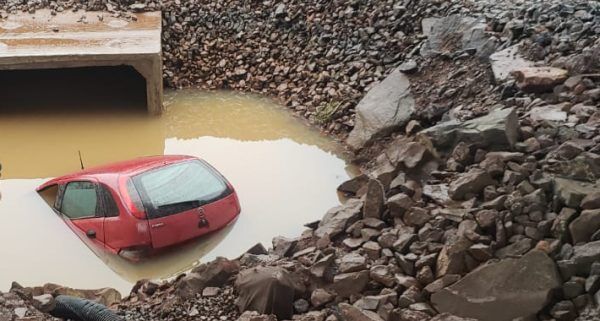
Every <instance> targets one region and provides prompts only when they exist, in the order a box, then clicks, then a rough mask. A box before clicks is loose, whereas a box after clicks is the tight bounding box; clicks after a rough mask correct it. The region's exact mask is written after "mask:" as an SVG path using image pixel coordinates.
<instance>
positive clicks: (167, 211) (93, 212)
mask: <svg viewBox="0 0 600 321" xmlns="http://www.w3.org/2000/svg"><path fill="white" fill-rule="evenodd" d="M37 191H38V192H39V193H40V195H41V196H42V197H43V198H44V199H45V200H46V202H48V203H49V204H50V205H51V206H52V208H53V209H54V211H55V212H56V213H57V214H59V215H61V216H62V217H63V218H64V221H65V222H66V223H67V224H68V225H69V226H70V227H71V229H72V230H73V231H74V232H76V233H77V234H78V235H80V237H83V238H88V239H89V240H91V241H92V242H93V243H95V244H97V245H99V246H101V247H103V248H106V249H107V250H109V251H111V252H113V253H117V254H119V255H121V256H123V257H125V258H127V259H130V260H134V261H135V260H139V259H140V258H143V257H145V256H148V255H150V254H153V253H156V252H157V251H158V250H160V249H164V248H166V247H169V246H172V245H176V244H179V243H183V242H185V241H188V240H191V239H193V238H197V237H199V236H202V235H205V234H208V233H210V232H213V231H216V230H218V229H221V228H223V227H225V226H226V225H227V224H229V223H230V222H232V221H233V220H234V219H235V218H236V217H237V216H238V215H239V214H240V204H239V201H238V197H237V195H236V192H235V190H234V188H233V186H231V184H230V183H229V182H228V181H227V180H226V179H225V178H224V177H223V175H221V174H220V173H219V172H218V171H217V170H216V169H214V168H213V167H212V166H210V165H209V164H208V163H207V162H205V161H203V160H201V159H198V158H196V157H191V156H153V157H144V158H138V159H133V160H129V161H124V162H119V163H114V164H110V165H105V166H101V167H96V168H91V169H87V170H83V171H80V172H77V173H73V174H70V175H66V176H62V177H58V178H55V179H52V180H50V181H48V182H46V183H44V184H43V185H41V186H39V187H38V188H37Z"/></svg>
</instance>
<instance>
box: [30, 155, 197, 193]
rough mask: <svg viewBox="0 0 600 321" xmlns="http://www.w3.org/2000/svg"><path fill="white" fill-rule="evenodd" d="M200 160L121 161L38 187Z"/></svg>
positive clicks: (161, 157)
mask: <svg viewBox="0 0 600 321" xmlns="http://www.w3.org/2000/svg"><path fill="white" fill-rule="evenodd" d="M191 159H198V158H197V157H194V156H187V155H159V156H147V157H139V158H134V159H130V160H126V161H120V162H116V163H110V164H106V165H101V166H96V167H92V168H89V169H84V170H81V171H77V172H74V173H71V174H67V175H63V176H60V177H56V178H54V179H51V180H49V181H48V182H46V183H44V184H42V185H41V186H40V187H38V190H42V189H44V188H46V187H48V186H50V185H52V184H56V183H57V182H60V181H65V180H71V179H76V178H79V177H84V176H88V177H89V176H96V175H127V176H133V175H136V174H138V173H141V172H145V171H147V170H150V169H152V168H157V167H161V166H165V165H169V164H174V163H178V162H181V161H186V160H191Z"/></svg>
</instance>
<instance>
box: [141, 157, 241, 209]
mask: <svg viewBox="0 0 600 321" xmlns="http://www.w3.org/2000/svg"><path fill="white" fill-rule="evenodd" d="M134 182H135V186H136V189H137V190H138V192H140V195H141V196H142V199H143V202H144V205H145V207H146V210H147V211H148V217H149V218H156V217H162V216H167V215H171V214H175V213H179V212H182V211H185V210H188V209H192V208H196V207H199V206H202V205H203V204H206V203H210V202H211V201H214V200H216V199H219V198H222V197H223V196H225V195H227V194H229V188H228V187H227V184H225V181H224V179H223V178H222V177H221V176H220V175H219V174H218V173H217V172H216V171H215V170H213V169H212V168H211V167H210V166H208V165H207V164H205V163H203V162H201V161H198V160H194V161H189V162H184V163H178V164H174V165H169V166H165V167H161V168H158V169H154V170H151V171H148V172H145V173H142V174H139V175H137V176H135V177H134Z"/></svg>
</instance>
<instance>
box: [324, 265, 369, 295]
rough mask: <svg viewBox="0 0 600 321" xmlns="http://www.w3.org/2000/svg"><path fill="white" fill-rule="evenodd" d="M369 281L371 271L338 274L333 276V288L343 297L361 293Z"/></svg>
mask: <svg viewBox="0 0 600 321" xmlns="http://www.w3.org/2000/svg"><path fill="white" fill-rule="evenodd" d="M367 283H369V271H366V270H365V271H360V272H352V273H343V274H338V275H336V276H335V277H334V278H333V285H332V286H331V289H332V290H334V291H335V292H336V293H337V295H338V296H339V297H341V298H347V297H349V296H350V295H352V294H357V293H360V292H362V291H363V290H364V288H365V287H366V286H367Z"/></svg>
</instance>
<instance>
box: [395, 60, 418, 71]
mask: <svg viewBox="0 0 600 321" xmlns="http://www.w3.org/2000/svg"><path fill="white" fill-rule="evenodd" d="M398 70H400V71H401V72H403V73H405V74H413V73H415V72H417V70H419V66H417V62H416V61H414V60H413V59H410V60H407V61H405V62H403V63H402V64H401V65H400V66H398Z"/></svg>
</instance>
